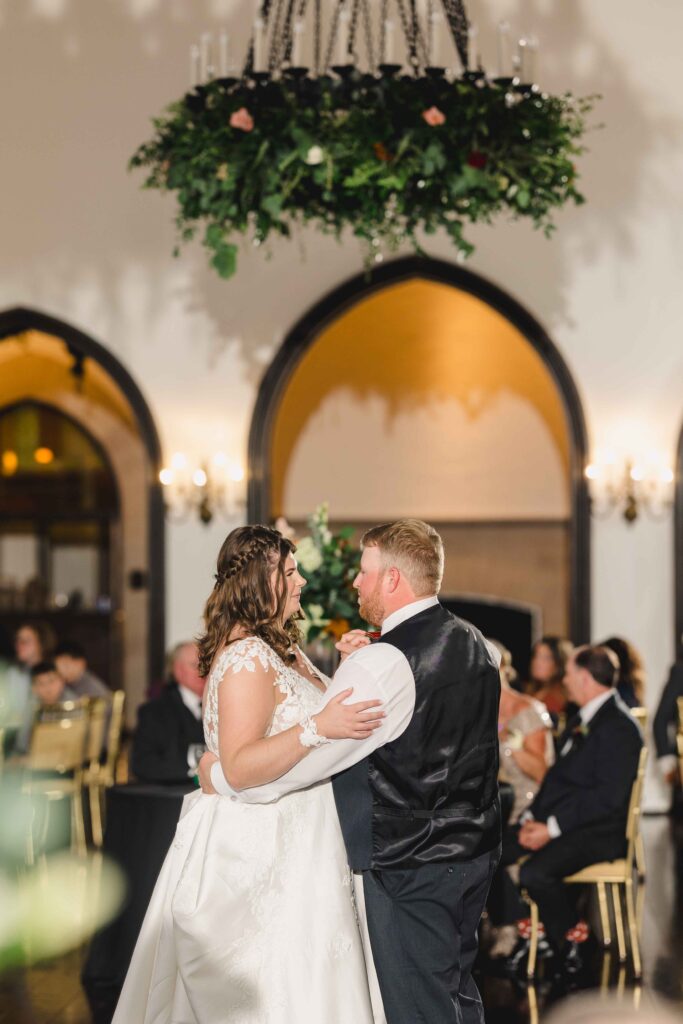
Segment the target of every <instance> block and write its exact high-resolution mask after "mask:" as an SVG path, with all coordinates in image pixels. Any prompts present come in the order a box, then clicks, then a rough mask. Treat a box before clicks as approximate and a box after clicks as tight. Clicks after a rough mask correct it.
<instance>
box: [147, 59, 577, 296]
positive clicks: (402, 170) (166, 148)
mask: <svg viewBox="0 0 683 1024" xmlns="http://www.w3.org/2000/svg"><path fill="white" fill-rule="evenodd" d="M507 82H508V84H505V83H504V82H503V81H502V80H501V81H499V82H496V81H495V80H493V81H490V80H488V79H486V78H485V76H484V75H483V73H469V74H466V75H465V76H463V77H462V78H460V79H457V80H456V81H454V82H450V81H448V80H447V79H446V78H445V77H443V76H440V77H438V76H437V77H433V78H430V77H424V78H413V77H411V76H394V75H382V76H379V77H376V76H373V75H368V74H362V73H361V72H359V71H355V70H354V71H352V72H350V73H349V74H348V75H345V76H344V77H342V78H338V77H332V76H323V77H320V78H303V79H296V78H292V77H288V76H287V75H284V76H283V77H281V78H278V79H272V80H268V81H265V82H259V83H254V82H250V81H249V80H246V79H242V80H234V79H217V80H214V81H210V82H208V83H207V84H206V85H202V86H199V87H198V88H197V89H195V90H194V91H192V92H191V93H188V94H187V95H186V96H184V97H183V98H182V99H180V100H178V101H177V102H176V103H173V104H172V105H171V106H170V107H169V108H168V111H167V112H166V113H165V114H164V115H163V116H161V117H159V118H157V119H155V121H154V126H155V133H154V136H153V138H152V139H151V140H150V141H148V142H146V143H145V144H144V145H142V146H141V147H140V148H139V149H138V151H137V152H136V153H135V155H134V156H133V158H132V160H131V166H132V167H143V168H145V169H146V171H147V177H146V179H145V182H144V185H145V187H147V188H154V189H159V190H162V191H170V192H174V193H175V195H176V198H177V202H178V210H177V217H176V223H177V226H178V229H179V234H180V240H181V241H187V240H189V239H191V238H193V237H194V236H195V234H196V232H197V230H198V229H199V228H200V226H201V227H202V228H203V242H204V245H205V246H206V248H207V249H208V250H209V252H210V255H211V263H212V265H213V267H214V268H215V269H216V270H217V272H218V273H219V274H220V275H221V276H222V277H230V276H231V275H232V274H233V273H234V272H235V270H236V267H237V245H236V239H237V237H238V236H239V235H243V236H248V237H250V238H251V240H252V242H253V244H254V245H261V244H262V243H264V242H266V240H267V239H268V238H269V237H270V236H271V235H279V236H285V237H288V236H289V235H290V234H291V231H292V228H293V226H294V225H297V224H306V223H313V224H315V225H316V226H317V227H318V228H319V229H320V230H322V231H323V232H328V233H332V234H334V235H336V236H337V237H339V236H340V235H341V233H342V231H343V230H344V229H346V228H348V229H350V230H351V231H352V232H353V234H354V235H356V236H357V237H358V238H359V239H361V240H362V241H363V243H365V246H366V253H367V259H368V261H369V263H372V262H374V261H381V259H383V253H382V247H383V246H384V247H386V248H387V249H388V250H390V251H394V250H395V249H396V248H397V247H398V246H399V245H400V244H402V243H403V242H404V241H408V242H409V243H411V244H412V245H413V247H414V248H415V250H416V251H420V246H419V243H418V240H417V237H416V233H417V231H418V230H420V229H421V230H423V231H425V232H427V233H433V232H435V231H437V229H440V228H441V229H444V230H445V231H446V232H447V233H448V235H449V236H450V238H451V239H452V241H453V243H454V245H455V246H456V248H457V249H458V250H459V252H460V253H462V254H463V255H468V254H469V253H471V252H472V251H473V247H472V245H471V244H470V242H468V241H467V240H466V238H465V237H464V228H465V226H466V224H467V223H476V222H490V221H491V220H492V218H493V217H494V215H497V214H500V213H503V212H506V213H508V214H510V215H511V216H512V217H525V218H528V219H530V220H531V221H532V222H533V224H534V226H535V227H537V228H541V229H542V230H543V231H544V232H545V233H546V234H550V233H551V232H552V230H553V228H554V224H553V214H554V212H555V210H556V209H557V208H559V207H561V206H563V205H564V204H565V203H567V202H568V201H570V200H571V201H573V202H574V203H581V202H583V197H582V195H581V193H580V192H579V191H578V189H577V171H576V166H575V160H576V157H577V156H578V155H579V154H580V153H581V152H582V147H581V146H580V145H579V140H580V139H581V137H582V135H583V134H584V133H585V130H586V114H587V113H588V111H589V110H590V109H591V107H592V105H593V100H594V97H589V98H586V99H578V100H577V99H574V98H573V97H572V96H571V95H570V94H566V95H564V96H550V95H548V94H546V93H541V92H539V91H537V90H536V89H535V88H534V89H532V88H515V87H514V86H511V85H510V84H509V80H507ZM177 251H178V250H177V249H176V253H177Z"/></svg>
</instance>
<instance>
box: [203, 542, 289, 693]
mask: <svg viewBox="0 0 683 1024" xmlns="http://www.w3.org/2000/svg"><path fill="white" fill-rule="evenodd" d="M295 550H296V549H295V546H294V544H293V543H292V542H291V541H290V540H288V539H287V538H286V537H283V536H282V534H281V533H279V531H278V530H273V529H272V528H271V527H269V526H239V527H238V528H237V529H236V530H233V531H232V532H231V533H229V534H228V536H227V537H226V538H225V541H224V542H223V546H222V547H221V550H220V552H219V554H218V564H217V566H216V576H215V580H216V582H215V584H214V588H213V590H212V592H211V594H209V598H208V600H207V602H206V607H205V609H204V626H205V631H204V634H203V635H202V636H201V637H199V639H198V641H197V644H198V647H199V671H200V673H201V675H203V676H207V675H208V674H209V671H210V669H211V665H212V663H213V660H214V658H215V656H216V653H217V652H218V651H219V650H220V649H221V648H222V647H224V646H225V645H226V644H227V643H229V642H230V635H231V634H233V640H234V639H236V637H235V636H234V633H235V632H236V631H239V634H240V635H242V636H254V635H256V636H260V637H261V638H262V639H263V640H265V642H266V643H267V644H269V645H270V647H272V648H273V649H274V650H275V651H276V652H277V653H278V654H279V655H280V657H281V658H283V659H284V660H285V661H287V662H289V661H292V660H293V657H294V656H293V654H292V647H293V645H294V644H296V643H297V642H298V641H299V630H298V628H297V626H296V623H295V622H294V621H292V620H290V621H289V622H284V621H283V616H284V610H285V604H286V601H287V581H286V577H285V571H284V566H285V562H286V560H287V557H288V555H289V554H291V553H292V552H294V551H295ZM273 570H277V575H276V580H275V587H274V588H273V585H272V582H271V576H272V573H273Z"/></svg>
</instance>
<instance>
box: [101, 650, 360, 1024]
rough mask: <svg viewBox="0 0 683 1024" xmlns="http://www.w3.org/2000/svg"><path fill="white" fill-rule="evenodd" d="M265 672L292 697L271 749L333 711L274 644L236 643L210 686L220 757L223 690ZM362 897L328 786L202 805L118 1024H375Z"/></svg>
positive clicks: (147, 926) (208, 706)
mask: <svg viewBox="0 0 683 1024" xmlns="http://www.w3.org/2000/svg"><path fill="white" fill-rule="evenodd" d="M257 662H260V663H261V664H262V665H263V667H264V668H271V669H272V670H273V671H274V672H275V685H276V686H278V687H279V689H280V690H281V691H282V693H283V694H284V700H282V702H281V703H280V704H278V705H277V707H276V710H275V713H274V716H273V721H272V725H271V728H270V734H271V735H272V734H273V733H277V732H281V731H283V730H284V729H288V728H289V727H290V726H292V725H295V724H297V723H298V722H300V721H301V720H302V719H303V718H304V717H305V716H307V715H311V714H314V713H315V712H317V711H319V710H320V707H321V705H322V703H324V700H323V699H322V698H321V693H320V690H318V689H317V687H316V686H314V685H313V683H312V682H311V681H310V680H308V679H306V678H305V677H304V676H302V675H301V674H299V673H298V672H296V671H295V670H294V669H293V668H291V667H290V666H288V665H286V664H285V663H284V662H283V661H282V660H281V659H280V658H279V657H278V656H277V655H276V654H275V652H274V651H273V650H272V649H271V648H270V647H268V645H267V644H266V643H265V642H264V641H263V640H261V639H259V638H257V637H247V638H245V639H243V640H239V641H237V642H236V643H234V644H232V645H231V646H230V647H229V648H227V650H225V651H224V652H223V653H222V654H221V655H220V656H219V657H218V659H217V661H216V664H215V665H214V667H213V669H212V671H211V674H210V677H209V680H208V683H207V686H206V691H205V696H204V701H205V713H204V731H205V735H206V743H207V746H208V748H209V750H211V751H212V752H213V753H215V754H217V753H218V687H219V685H220V683H221V680H222V679H223V677H224V676H225V675H226V673H228V674H230V673H242V672H253V671H254V669H255V667H256V664H257ZM351 891H352V890H351V875H350V872H349V869H348V866H347V862H346V853H345V850H344V844H343V840H342V836H341V831H340V828H339V821H338V818H337V812H336V809H335V804H334V797H333V795H332V787H331V784H330V783H329V782H324V783H320V784H318V785H316V786H312V787H311V788H310V789H307V790H303V791H300V792H295V793H291V794H289V795H288V796H284V797H282V798H281V799H280V800H279V801H277V803H273V804H262V805H259V804H243V803H240V802H239V801H238V800H237V799H236V798H234V797H232V798H230V797H220V796H207V795H205V794H203V793H202V792H200V791H197V792H195V793H191V794H190V795H189V796H188V797H186V798H185V801H184V803H183V810H182V813H181V817H180V821H179V823H178V828H177V831H176V835H175V839H174V841H173V844H172V846H171V849H170V850H169V852H168V855H167V857H166V860H165V862H164V865H163V867H162V869H161V872H160V874H159V879H158V881H157V884H156V887H155V890H154V893H153V895H152V899H151V901H150V905H149V909H148V911H147V915H146V917H145V920H144V923H143V926H142V930H141V932H140V937H139V939H138V942H137V945H136V947H135V952H134V954H133V959H132V961H131V965H130V968H129V971H128V974H127V976H126V981H125V984H124V987H123V991H122V993H121V998H120V1000H119V1004H118V1006H117V1009H116V1014H115V1015H114V1021H113V1024H372V1011H371V1008H370V997H369V995H368V982H367V976H366V971H365V965H364V962H363V952H362V946H361V939H360V935H359V931H358V925H357V922H356V917H355V913H354V907H353V903H352V895H351Z"/></svg>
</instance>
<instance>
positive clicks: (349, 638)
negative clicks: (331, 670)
mask: <svg viewBox="0 0 683 1024" xmlns="http://www.w3.org/2000/svg"><path fill="white" fill-rule="evenodd" d="M369 643H370V637H369V636H368V634H367V633H366V632H365V630H364V629H350V630H349V632H348V633H344V634H343V635H342V638H341V640H338V641H337V643H336V644H335V645H334V646H335V647H336V648H337V650H338V651H339V653H340V654H341V660H342V661H343V660H344V658H348V656H349V654H353V652H354V651H357V650H359V649H360V648H361V647H367V645H368V644H369Z"/></svg>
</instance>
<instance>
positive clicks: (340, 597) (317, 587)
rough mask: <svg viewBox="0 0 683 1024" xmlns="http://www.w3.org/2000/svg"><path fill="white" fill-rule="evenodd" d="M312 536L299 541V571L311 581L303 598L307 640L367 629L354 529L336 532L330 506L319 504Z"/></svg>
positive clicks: (310, 524)
mask: <svg viewBox="0 0 683 1024" xmlns="http://www.w3.org/2000/svg"><path fill="white" fill-rule="evenodd" d="M308 527H309V530H310V535H309V536H308V537H304V538H303V539H302V540H300V541H298V542H297V554H296V557H297V560H298V565H299V570H300V572H301V574H302V576H304V577H305V578H306V580H307V583H306V586H305V587H304V589H303V592H302V595H301V607H302V610H303V612H304V615H305V616H306V621H305V622H304V623H303V624H302V625H303V626H304V632H305V633H306V640H307V641H308V642H310V641H311V640H315V639H316V637H320V636H322V637H329V638H330V640H331V641H333V640H334V639H338V638H339V637H340V636H341V635H342V633H345V632H346V631H347V630H349V629H360V628H363V621H362V619H361V618H360V616H359V614H358V601H357V598H356V592H355V590H354V589H353V581H354V579H355V578H356V575H357V573H358V568H359V564H360V554H359V552H358V550H357V548H355V547H354V546H353V544H352V543H351V538H352V536H353V532H354V531H353V527H352V526H347V527H344V528H343V529H341V530H339V531H338V532H337V533H332V532H331V531H330V529H329V526H328V508H327V504H326V503H325V504H322V505H319V506H318V508H316V510H315V512H313V514H312V515H311V516H309V519H308Z"/></svg>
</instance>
